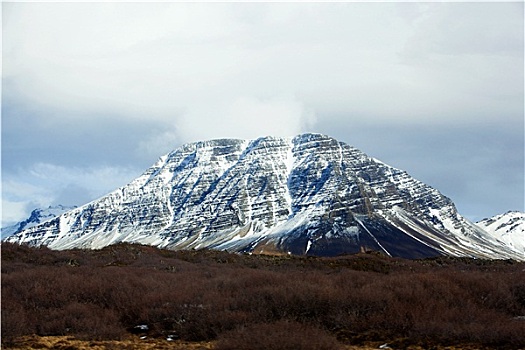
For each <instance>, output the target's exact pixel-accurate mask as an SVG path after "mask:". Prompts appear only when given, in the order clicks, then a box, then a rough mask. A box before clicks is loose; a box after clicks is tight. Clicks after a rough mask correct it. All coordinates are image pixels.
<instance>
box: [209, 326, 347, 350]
mask: <svg viewBox="0 0 525 350" xmlns="http://www.w3.org/2000/svg"><path fill="white" fill-rule="evenodd" d="M216 349H217V350H266V349H272V350H310V349H311V350H324V349H326V350H336V349H342V346H341V344H340V343H339V342H338V341H337V339H336V338H335V337H334V336H332V335H330V334H328V333H326V332H325V331H323V330H321V329H319V328H317V327H314V326H311V325H308V324H302V323H298V322H293V321H287V320H281V321H277V322H274V323H262V324H252V325H249V326H246V327H239V328H237V329H235V330H232V331H230V332H226V333H223V334H221V335H220V336H219V339H218V342H217V346H216Z"/></svg>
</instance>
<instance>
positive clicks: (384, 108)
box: [2, 2, 524, 212]
mask: <svg viewBox="0 0 525 350" xmlns="http://www.w3.org/2000/svg"><path fill="white" fill-rule="evenodd" d="M2 10H3V17H2V19H3V23H2V30H3V36H2V40H3V42H2V44H3V53H2V60H3V62H2V69H3V71H2V86H3V96H2V112H3V115H2V124H3V125H8V126H9V129H4V130H2V133H3V135H2V136H3V137H4V135H7V136H8V137H6V138H5V139H6V140H11V143H10V146H12V147H10V148H9V149H10V151H11V154H10V155H9V157H4V159H3V164H2V166H3V169H2V170H3V172H4V174H5V175H4V178H3V182H4V189H3V191H4V193H8V194H9V197H7V198H5V199H4V203H6V205H7V204H9V208H13V212H16V211H18V210H19V208H20V205H18V204H16V203H29V202H28V201H33V202H35V203H36V202H38V203H43V205H46V204H47V203H50V202H52V201H53V200H67V199H68V198H73V197H75V198H82V199H84V198H88V197H89V198H92V197H93V196H95V195H102V194H103V193H102V192H104V191H108V190H111V189H114V188H115V187H117V186H119V185H122V184H124V183H125V182H126V181H128V180H130V179H131V178H133V177H135V176H136V175H138V171H135V170H133V169H127V168H122V167H121V168H119V167H118V165H116V164H136V162H138V159H139V158H140V159H141V161H144V160H145V159H149V158H151V159H152V161H154V159H155V158H156V157H158V156H160V155H162V154H163V153H166V152H169V151H170V150H172V149H174V148H176V147H177V146H179V145H180V144H181V143H185V142H191V141H196V140H203V139H208V138H223V137H236V138H237V137H238V138H254V137H259V136H262V135H268V134H272V135H283V136H290V135H294V134H297V133H299V132H303V131H319V129H322V127H325V129H332V130H337V132H338V133H339V134H340V135H343V137H342V140H343V141H349V142H350V143H351V140H346V139H344V138H345V137H349V136H348V135H351V134H352V132H357V131H356V130H362V129H366V125H367V124H368V125H385V124H388V123H390V124H389V125H392V124H395V125H400V126H403V127H405V126H406V129H407V130H415V129H416V128H414V125H418V123H420V124H423V125H435V124H437V123H439V124H441V125H449V126H450V128H454V127H455V126H456V125H458V124H463V125H473V124H474V123H476V124H477V125H480V123H487V125H489V124H490V123H491V122H492V123H493V122H495V121H497V122H498V123H500V124H501V125H505V124H508V123H512V125H518V124H519V123H520V122H521V123H522V118H523V93H524V91H523V16H521V14H522V13H523V4H522V3H490V4H483V3H473V4H460V3H398V2H397V3H393V4H387V3H361V2H357V3H353V2H351V3H327V4H324V3H177V2H175V3H101V2H98V3H69V2H68V3H49V2H47V3H27V2H26V3H4V4H2ZM79 119H81V122H78V121H79ZM13 121H15V122H13ZM26 121H28V122H29V121H30V123H31V129H30V130H28V128H27V126H26V125H25V124H26ZM498 123H493V124H491V125H498ZM27 124H28V123H27ZM519 125H522V124H519ZM142 126H143V127H142ZM141 128H144V129H145V130H144V132H142V129H141ZM6 133H7V134H6ZM28 135H30V136H28ZM39 135H42V136H41V137H39ZM33 136H34V137H33ZM378 137H381V136H380V135H373V137H372V136H371V137H368V138H367V139H368V140H369V141H368V142H369V145H370V144H371V145H372V146H373V145H374V144H375V143H377V138H378ZM29 138H30V142H29V141H28V139H29ZM406 139H407V140H412V139H413V138H411V137H409V136H407V137H406ZM17 140H18V141H17ZM20 140H23V141H20ZM51 142H54V144H52V145H51V144H50V143H51ZM63 144H67V151H64V152H61V149H63V147H64V146H63ZM37 145H38V147H39V148H40V150H43V151H42V152H31V150H30V148H31V147H37ZM366 146H367V145H365V144H364V145H363V150H364V151H366V150H367V147H366ZM385 147H388V146H385ZM417 147H418V148H419V149H421V150H424V149H426V148H427V147H428V146H427V145H426V144H425V143H422V144H418V145H417ZM44 151H45V152H47V154H53V157H56V161H55V159H54V158H53V160H51V161H49V160H48V163H46V164H40V165H35V166H33V167H32V168H31V169H32V171H29V172H28V171H25V172H24V171H20V170H18V169H17V168H16V167H17V166H22V164H17V162H20V163H23V164H24V166H27V164H33V163H35V162H39V161H40V162H41V161H42V160H41V159H36V158H37V157H39V156H41V155H42V153H43V152H44ZM128 151H129V154H127V153H126V152H128ZM434 151H435V150H433V149H431V150H429V153H430V154H432V152H434ZM17 152H20V154H21V153H22V152H24V153H23V154H21V155H22V156H20V157H19V156H18V155H17ZM33 153H35V154H33ZM101 153H104V154H101ZM125 153H126V154H125ZM55 154H56V156H55ZM83 157H85V158H86V162H89V163H86V165H85V167H83V168H72V169H68V168H66V167H65V165H64V164H79V159H83ZM5 159H8V160H9V161H8V162H4V160H5ZM20 159H23V162H21V161H20ZM48 159H50V158H48ZM88 159H89V160H88ZM124 159H125V160H126V161H124ZM119 162H120V163H119ZM104 163H106V164H107V163H112V164H114V166H111V167H106V166H104V165H103V164H104ZM128 170H129V171H128ZM139 170H143V169H139ZM128 173H129V174H131V173H133V176H131V175H129V177H126V176H127V174H128ZM111 179H113V180H111ZM124 180H125V181H124ZM17 191H18V192H17ZM17 193H18V194H17ZM28 198H30V199H28ZM13 203H15V204H13ZM62 204H78V203H62ZM39 205H40V204H39ZM9 208H7V209H6V208H4V212H6V210H8V209H9ZM17 208H18V209H17Z"/></svg>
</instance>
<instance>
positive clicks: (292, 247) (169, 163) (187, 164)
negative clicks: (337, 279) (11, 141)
mask: <svg viewBox="0 0 525 350" xmlns="http://www.w3.org/2000/svg"><path fill="white" fill-rule="evenodd" d="M8 240H9V241H12V242H19V243H28V244H31V245H41V244H44V245H47V246H49V247H50V248H53V249H68V248H100V247H103V246H106V245H109V244H112V243H117V242H132V243H133V242H136V243H142V244H150V245H154V246H158V247H161V248H168V249H200V248H211V249H225V250H229V251H245V252H252V253H284V254H286V253H291V254H312V255H337V254H344V253H355V252H358V251H360V250H362V249H371V250H378V251H381V252H383V253H384V254H386V255H391V256H400V257H410V258H419V257H429V256H436V255H452V256H474V257H482V258H483V257H486V258H499V259H501V258H513V259H518V260H520V259H521V260H523V254H522V253H521V252H520V251H517V250H516V249H514V248H513V247H511V246H509V245H508V244H506V243H505V242H502V241H500V240H498V239H496V238H494V237H492V236H490V235H489V234H487V233H486V232H485V231H484V230H482V229H481V228H479V227H478V226H476V225H474V224H472V223H470V222H469V221H468V220H466V219H464V218H463V217H462V216H461V215H459V214H458V213H457V210H456V208H455V206H454V204H453V203H452V201H451V200H450V199H449V198H447V197H445V196H443V195H442V194H441V193H439V191H437V190H436V189H434V188H432V187H430V186H428V185H425V184H423V183H422V182H420V181H418V180H416V179H414V178H412V177H411V176H410V175H408V173H406V172H405V171H402V170H399V169H396V168H394V167H391V166H388V165H386V164H384V163H383V162H381V161H379V160H376V159H374V158H371V157H369V156H368V155H366V154H365V153H363V152H361V151H359V150H358V149H356V148H354V147H352V146H349V145H347V144H345V143H343V142H339V141H337V140H336V139H333V138H331V137H329V136H326V135H321V134H311V133H310V134H301V135H298V136H296V137H294V138H280V137H261V138H258V139H254V140H239V139H217V140H209V141H200V142H196V143H190V144H186V145H183V146H181V147H180V148H178V149H176V150H174V151H172V152H170V153H168V154H166V155H164V156H162V157H160V158H159V160H158V161H157V162H156V163H155V164H154V165H153V166H152V167H150V168H149V169H147V170H146V171H145V172H144V173H143V174H142V175H141V176H139V177H138V178H136V179H135V180H133V181H131V182H130V183H129V184H128V185H126V186H123V187H121V188H119V189H117V190H115V191H113V192H111V193H110V194H108V195H106V196H104V197H102V198H99V199H97V200H95V201H92V202H90V203H88V204H86V205H84V206H81V207H79V208H77V209H74V210H72V211H69V212H67V213H65V214H63V215H61V216H59V217H57V218H56V219H53V220H51V221H48V222H47V223H45V224H42V225H39V226H36V227H33V228H30V229H28V230H25V231H23V232H21V233H19V234H18V235H16V236H13V237H12V238H9V239H8Z"/></svg>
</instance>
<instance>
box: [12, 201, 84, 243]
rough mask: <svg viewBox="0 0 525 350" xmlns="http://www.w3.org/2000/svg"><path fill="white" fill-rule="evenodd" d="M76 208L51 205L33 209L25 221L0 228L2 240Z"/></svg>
mask: <svg viewBox="0 0 525 350" xmlns="http://www.w3.org/2000/svg"><path fill="white" fill-rule="evenodd" d="M74 208H76V207H68V206H64V205H60V204H59V205H53V206H51V205H50V206H49V207H47V208H36V209H34V210H33V211H32V212H31V214H29V217H28V218H27V219H25V220H22V221H20V222H17V223H16V224H14V225H11V226H7V227H2V239H4V238H6V237H8V236H11V235H13V234H15V233H18V232H21V231H23V230H25V229H28V228H30V227H33V226H35V225H38V224H40V223H42V222H44V221H47V220H50V219H52V218H54V217H56V216H58V215H60V214H62V213H64V212H66V211H68V210H71V209H74Z"/></svg>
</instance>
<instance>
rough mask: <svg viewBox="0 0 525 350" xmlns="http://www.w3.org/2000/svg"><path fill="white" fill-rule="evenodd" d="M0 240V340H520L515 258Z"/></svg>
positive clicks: (126, 343)
mask: <svg viewBox="0 0 525 350" xmlns="http://www.w3.org/2000/svg"><path fill="white" fill-rule="evenodd" d="M1 248H2V347H3V348H12V349H29V348H42V349H46V348H47V349H52V348H53V349H84V348H85V349H87V348H90V349H153V348H155V349H162V348H166V349H168V348H169V349H219V350H220V349H254V350H257V349H318V350H320V349H337V348H340V349H373V348H378V347H379V346H381V345H383V344H388V346H389V347H391V348H394V349H429V348H435V349H520V348H525V337H523V334H525V263H518V262H514V261H485V260H474V259H464V258H462V259H457V258H444V257H439V258H434V259H425V260H417V261H410V260H402V259H394V258H388V257H384V256H381V255H378V254H375V253H370V254H358V255H349V256H340V257H334V258H318V257H296V256H267V255H241V254H229V253H227V252H219V251H177V252H175V251H166V250H160V249H156V248H153V247H148V246H139V245H129V244H119V245H116V246H110V247H107V248H104V249H102V250H95V251H92V250H69V251H51V250H49V249H47V248H29V247H26V246H18V245H12V244H5V243H3V244H2V246H1ZM141 338H143V339H141Z"/></svg>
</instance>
